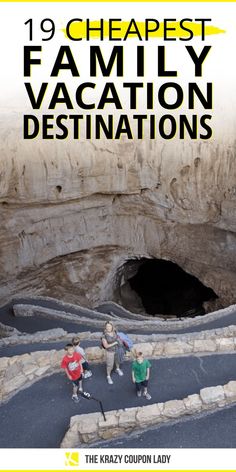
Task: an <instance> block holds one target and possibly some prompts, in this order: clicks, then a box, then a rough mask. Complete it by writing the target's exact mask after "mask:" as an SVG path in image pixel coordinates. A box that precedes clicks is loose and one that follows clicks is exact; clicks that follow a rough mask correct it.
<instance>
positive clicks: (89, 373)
mask: <svg viewBox="0 0 236 472" xmlns="http://www.w3.org/2000/svg"><path fill="white" fill-rule="evenodd" d="M92 375H93V374H92V372H91V370H88V371H87V372H85V373H84V375H83V377H84V379H89V377H92Z"/></svg>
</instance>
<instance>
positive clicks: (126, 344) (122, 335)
mask: <svg viewBox="0 0 236 472" xmlns="http://www.w3.org/2000/svg"><path fill="white" fill-rule="evenodd" d="M117 335H118V337H119V338H120V340H121V341H122V343H123V345H124V347H125V349H126V350H127V351H130V349H132V347H133V345H134V343H133V341H132V339H130V337H129V336H128V335H127V334H125V333H122V332H121V331H119V333H117Z"/></svg>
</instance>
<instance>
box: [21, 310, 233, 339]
mask: <svg viewBox="0 0 236 472" xmlns="http://www.w3.org/2000/svg"><path fill="white" fill-rule="evenodd" d="M76 308H77V309H78V307H76ZM82 310H83V311H84V309H82ZM13 311H14V313H15V316H46V317H50V318H51V317H52V318H54V319H63V320H68V321H72V322H73V323H74V322H75V323H77V324H78V325H80V324H86V325H96V326H97V327H101V329H102V328H103V326H104V323H105V321H107V320H109V319H111V320H112V321H114V322H115V325H116V327H117V328H119V329H129V330H130V329H139V330H143V331H144V332H145V331H147V330H148V331H152V330H154V331H155V330H157V329H161V330H166V332H167V333H168V331H170V330H171V329H183V328H188V327H192V326H199V325H203V329H204V324H205V323H208V322H210V321H214V320H215V319H218V318H221V317H224V316H226V315H230V314H231V313H234V312H235V311H236V305H231V306H230V307H227V308H225V309H223V310H219V311H216V312H213V313H209V314H208V315H204V316H199V317H196V318H193V319H187V320H186V319H184V320H183V319H182V320H179V321H168V322H165V321H162V320H160V319H159V320H158V319H155V318H154V319H153V318H149V319H147V318H144V319H143V320H140V319H137V320H132V319H122V318H118V317H117V318H115V319H114V317H113V316H111V315H108V314H105V315H104V314H102V313H99V312H96V311H92V310H87V311H88V314H87V313H83V312H82V315H81V316H80V315H74V314H71V313H69V312H66V311H59V310H52V309H51V308H45V307H41V306H36V305H27V304H15V305H14V306H13Z"/></svg>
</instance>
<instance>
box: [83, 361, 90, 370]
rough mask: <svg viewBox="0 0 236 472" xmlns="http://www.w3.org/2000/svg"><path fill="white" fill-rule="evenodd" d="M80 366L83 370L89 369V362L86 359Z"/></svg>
mask: <svg viewBox="0 0 236 472" xmlns="http://www.w3.org/2000/svg"><path fill="white" fill-rule="evenodd" d="M82 367H83V369H84V370H89V363H88V362H87V361H84V362H83V364H82Z"/></svg>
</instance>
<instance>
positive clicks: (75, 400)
mask: <svg viewBox="0 0 236 472" xmlns="http://www.w3.org/2000/svg"><path fill="white" fill-rule="evenodd" d="M72 400H73V401H74V402H75V403H78V402H79V397H78V395H76V394H73V395H72Z"/></svg>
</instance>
